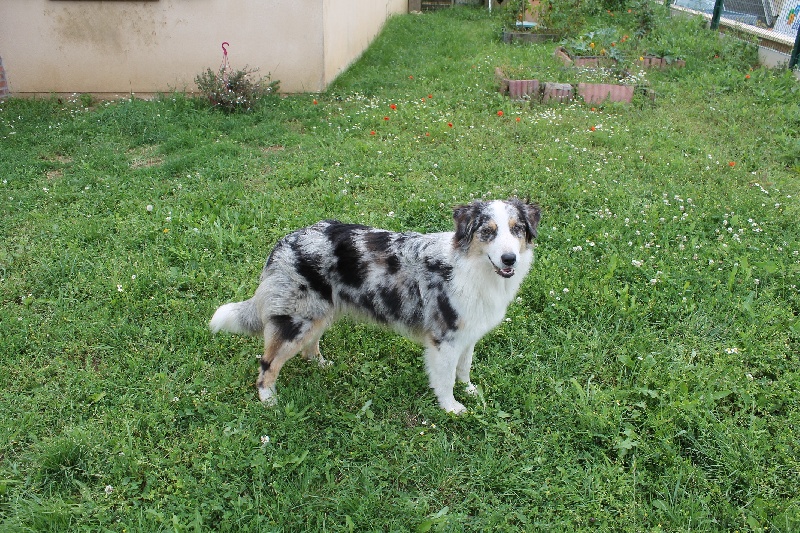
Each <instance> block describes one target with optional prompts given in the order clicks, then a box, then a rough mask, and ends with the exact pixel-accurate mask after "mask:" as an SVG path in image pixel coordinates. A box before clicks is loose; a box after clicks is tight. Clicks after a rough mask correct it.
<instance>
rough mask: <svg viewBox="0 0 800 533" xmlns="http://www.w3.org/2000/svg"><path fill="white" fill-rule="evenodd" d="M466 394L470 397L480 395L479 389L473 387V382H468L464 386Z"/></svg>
mask: <svg viewBox="0 0 800 533" xmlns="http://www.w3.org/2000/svg"><path fill="white" fill-rule="evenodd" d="M464 392H466V393H467V394H469V395H470V396H477V394H478V387H476V386H475V385H473V384H472V383H471V382H467V383H466V384H465V386H464Z"/></svg>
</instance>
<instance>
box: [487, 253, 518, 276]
mask: <svg viewBox="0 0 800 533" xmlns="http://www.w3.org/2000/svg"><path fill="white" fill-rule="evenodd" d="M487 257H488V256H487ZM489 262H490V263H491V264H492V266H493V267H494V271H495V272H496V273H497V275H498V276H502V277H504V278H510V277H511V276H513V275H514V267H510V266H506V267H503V268H500V267H499V266H497V265H495V264H494V261H492V258H491V257H489Z"/></svg>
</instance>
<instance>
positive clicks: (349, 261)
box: [325, 223, 368, 288]
mask: <svg viewBox="0 0 800 533" xmlns="http://www.w3.org/2000/svg"><path fill="white" fill-rule="evenodd" d="M365 229H368V228H367V227H366V226H362V225H360V224H342V223H336V224H330V225H329V226H328V227H326V228H325V235H326V236H327V237H328V239H329V240H330V241H331V244H333V255H334V257H336V272H337V273H338V274H339V277H340V278H341V280H342V283H344V284H345V285H348V286H350V287H354V288H359V287H361V285H362V284H363V283H364V278H365V277H366V273H367V265H366V263H365V262H364V261H362V254H361V252H360V251H359V250H358V248H357V247H356V244H355V239H354V234H355V232H356V231H363V230H365Z"/></svg>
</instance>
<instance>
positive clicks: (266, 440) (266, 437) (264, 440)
mask: <svg viewBox="0 0 800 533" xmlns="http://www.w3.org/2000/svg"><path fill="white" fill-rule="evenodd" d="M261 444H269V435H261Z"/></svg>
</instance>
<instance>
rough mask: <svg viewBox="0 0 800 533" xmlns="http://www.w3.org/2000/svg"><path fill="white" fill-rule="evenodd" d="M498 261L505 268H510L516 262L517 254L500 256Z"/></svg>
mask: <svg viewBox="0 0 800 533" xmlns="http://www.w3.org/2000/svg"><path fill="white" fill-rule="evenodd" d="M500 260H501V261H502V262H503V264H504V265H506V266H511V265H513V264H514V263H516V262H517V254H512V253H507V254H503V255H501V256H500Z"/></svg>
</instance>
